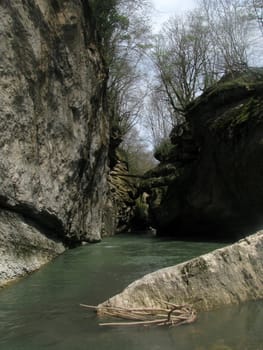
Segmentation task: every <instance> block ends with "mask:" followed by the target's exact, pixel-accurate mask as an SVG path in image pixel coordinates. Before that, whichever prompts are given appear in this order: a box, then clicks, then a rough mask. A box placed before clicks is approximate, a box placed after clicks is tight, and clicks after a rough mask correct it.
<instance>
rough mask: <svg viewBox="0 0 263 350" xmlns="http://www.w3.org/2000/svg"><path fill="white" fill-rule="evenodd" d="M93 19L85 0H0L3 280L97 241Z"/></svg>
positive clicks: (102, 190) (105, 124)
mask: <svg viewBox="0 0 263 350" xmlns="http://www.w3.org/2000/svg"><path fill="white" fill-rule="evenodd" d="M92 22H93V20H92V13H91V10H90V7H89V2H88V1H82V0H76V1H70V0H23V1H21V0H12V1H9V0H3V1H1V2H0V38H1V40H0V52H1V54H0V75H1V79H0V150H1V158H0V210H1V215H0V243H1V246H0V247H1V248H0V249H1V261H0V265H1V269H0V280H2V281H3V280H7V279H10V278H12V277H15V276H17V275H20V274H23V271H24V273H25V272H27V271H30V270H34V269H35V268H37V267H39V266H40V265H41V264H42V263H43V262H46V261H48V260H49V259H50V258H51V257H53V256H55V255H56V254H58V253H59V252H61V251H62V250H63V247H62V244H61V242H62V243H63V244H69V245H71V244H75V243H78V242H81V241H89V242H90V241H98V240H100V238H101V232H102V228H103V227H102V211H103V204H104V201H105V196H106V192H107V184H106V182H107V157H108V144H109V140H108V138H109V120H108V118H107V115H106V113H105V110H104V96H105V82H106V73H105V68H104V64H103V60H102V57H101V55H100V52H99V50H98V49H97V46H96V32H95V28H94V27H93V24H92ZM31 248H32V249H31ZM8 257H10V259H9V263H8V264H7V265H5V264H6V261H8ZM36 260H39V261H36ZM18 265H19V266H18Z"/></svg>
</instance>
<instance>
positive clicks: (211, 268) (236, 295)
mask: <svg viewBox="0 0 263 350" xmlns="http://www.w3.org/2000/svg"><path fill="white" fill-rule="evenodd" d="M262 298H263V231H259V232H257V233H255V234H254V235H251V236H249V237H247V238H245V239H242V240H240V241H238V242H237V243H235V244H233V245H230V246H227V247H224V248H220V249H217V250H215V251H213V252H211V253H208V254H205V255H202V256H200V257H197V258H194V259H192V260H189V261H187V262H183V263H181V264H178V265H176V266H171V267H167V268H164V269H161V270H158V271H156V272H153V273H150V274H148V275H146V276H144V277H142V278H141V279H139V280H137V281H135V282H133V283H131V284H130V285H129V286H128V287H127V288H125V289H124V291H123V292H121V293H120V294H118V295H116V296H113V297H112V298H111V299H109V300H107V301H105V302H104V303H102V304H100V305H99V306H98V308H99V309H103V307H104V306H109V307H111V306H112V307H124V308H136V307H158V306H166V303H167V302H171V303H173V304H179V305H183V304H191V305H193V306H194V307H195V308H196V309H197V310H211V309H215V308H219V307H222V306H225V305H230V304H238V303H241V302H245V301H248V300H257V299H262ZM162 301H163V303H162Z"/></svg>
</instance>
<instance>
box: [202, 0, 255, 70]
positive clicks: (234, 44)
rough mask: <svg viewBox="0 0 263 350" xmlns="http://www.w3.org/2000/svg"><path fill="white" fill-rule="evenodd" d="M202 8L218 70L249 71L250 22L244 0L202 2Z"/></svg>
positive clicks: (207, 0) (206, 0) (205, 0)
mask: <svg viewBox="0 0 263 350" xmlns="http://www.w3.org/2000/svg"><path fill="white" fill-rule="evenodd" d="M201 8H202V10H203V11H204V18H205V20H206V24H207V30H208V32H209V35H210V37H211V39H210V42H211V43H215V45H214V52H215V53H216V56H217V64H218V66H217V67H216V68H217V70H218V71H219V72H220V71H221V72H222V73H227V72H235V71H241V70H243V69H247V67H248V48H249V42H250V39H249V33H250V32H249V29H250V25H249V23H250V21H249V13H248V11H247V6H246V2H245V0H201Z"/></svg>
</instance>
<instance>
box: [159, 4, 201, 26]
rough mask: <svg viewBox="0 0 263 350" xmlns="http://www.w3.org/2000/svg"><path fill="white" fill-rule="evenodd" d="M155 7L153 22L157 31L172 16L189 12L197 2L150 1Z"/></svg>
mask: <svg viewBox="0 0 263 350" xmlns="http://www.w3.org/2000/svg"><path fill="white" fill-rule="evenodd" d="M152 3H153V5H154V7H155V11H154V14H153V22H154V25H156V26H155V28H154V30H157V31H158V29H159V28H160V26H161V23H162V22H164V21H166V20H167V19H168V18H169V17H170V16H172V15H174V14H182V13H183V12H184V11H187V10H191V9H193V8H194V7H195V5H196V3H197V0H152Z"/></svg>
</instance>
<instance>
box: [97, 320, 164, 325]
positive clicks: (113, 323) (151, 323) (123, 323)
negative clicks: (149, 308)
mask: <svg viewBox="0 0 263 350" xmlns="http://www.w3.org/2000/svg"><path fill="white" fill-rule="evenodd" d="M163 322H164V323H165V322H166V319H159V320H152V321H137V322H107V323H99V325H100V326H138V325H143V326H144V325H145V326H146V325H153V324H159V323H163Z"/></svg>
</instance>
